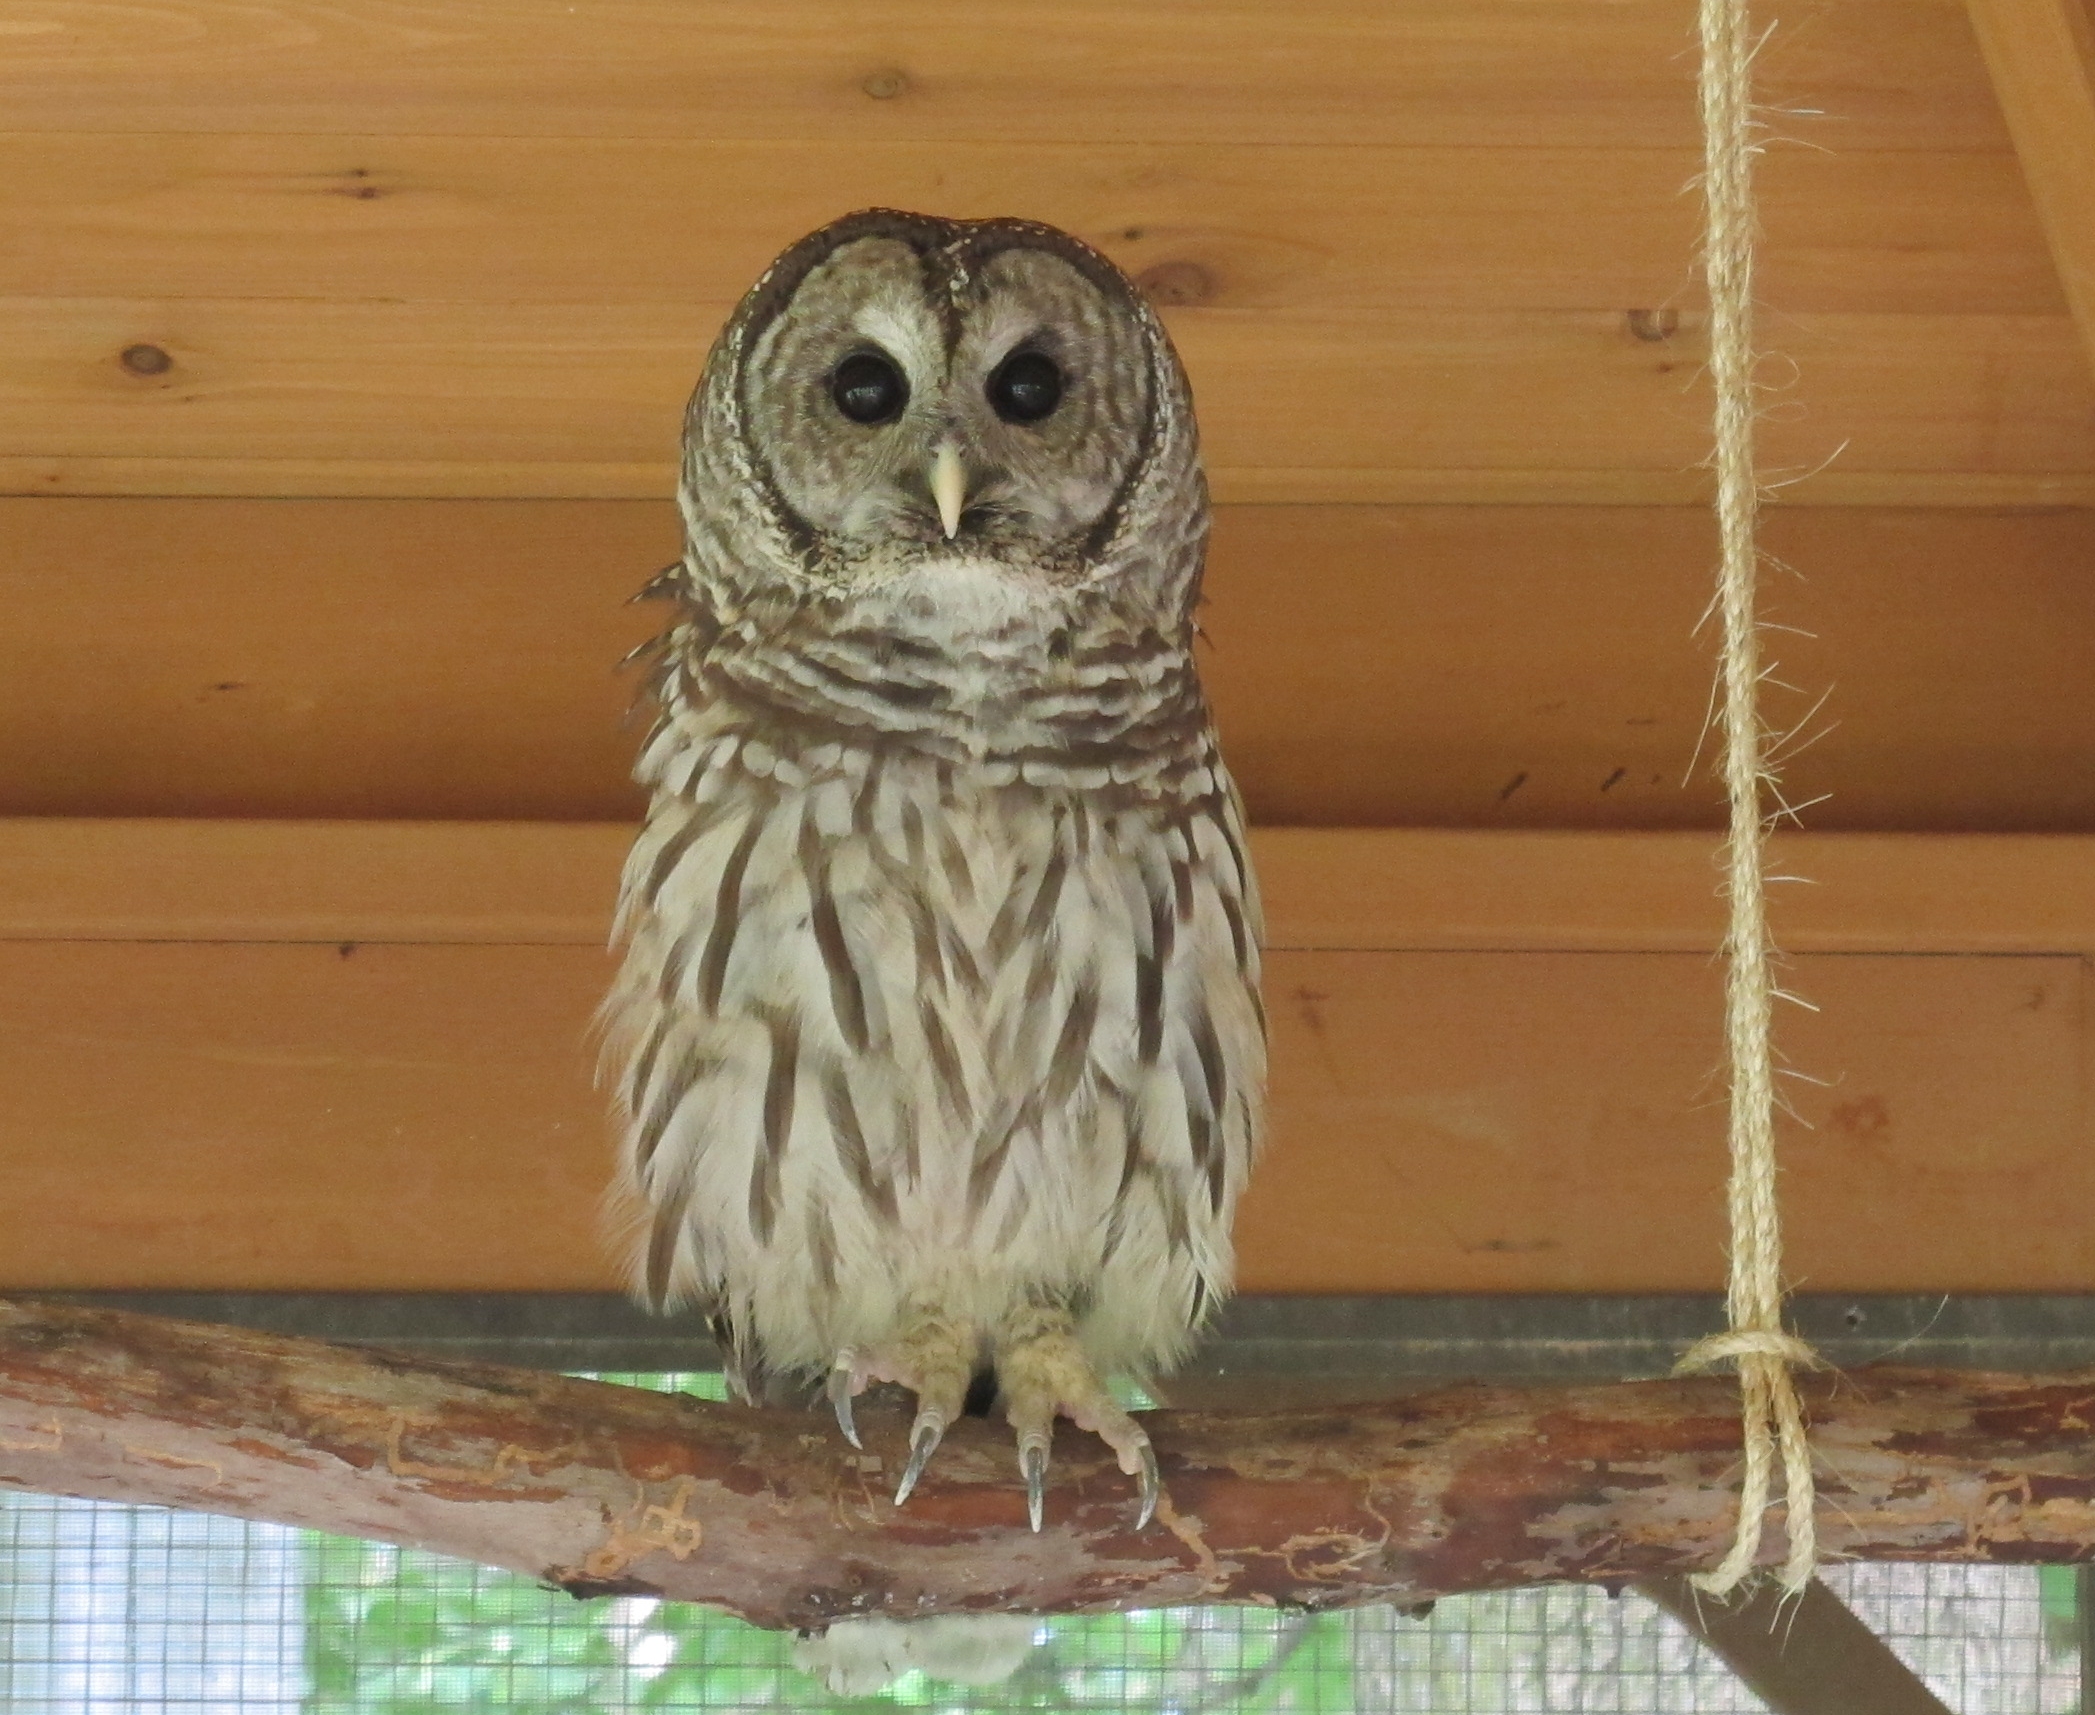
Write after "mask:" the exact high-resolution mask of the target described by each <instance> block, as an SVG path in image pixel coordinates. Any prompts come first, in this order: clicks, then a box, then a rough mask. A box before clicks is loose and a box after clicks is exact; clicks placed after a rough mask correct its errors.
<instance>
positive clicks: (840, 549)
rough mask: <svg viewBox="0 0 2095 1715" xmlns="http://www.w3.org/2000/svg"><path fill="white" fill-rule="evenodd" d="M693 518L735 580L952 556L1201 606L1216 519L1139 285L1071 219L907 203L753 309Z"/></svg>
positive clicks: (747, 301)
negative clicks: (947, 214) (993, 216)
mask: <svg viewBox="0 0 2095 1715" xmlns="http://www.w3.org/2000/svg"><path fill="white" fill-rule="evenodd" d="M682 504H683V509H684V513H685V517H686V521H687V524H688V525H689V528H690V538H691V553H692V557H693V559H694V561H696V562H697V564H696V565H694V567H693V570H694V571H700V572H703V573H705V574H710V575H709V577H708V581H709V582H713V583H715V585H716V587H717V585H718V584H719V582H721V581H722V580H725V581H727V582H728V583H730V584H741V583H745V582H748V581H750V580H754V579H766V578H768V579H784V580H786V581H788V582H790V583H795V584H798V585H800V586H801V587H802V588H803V589H804V590H806V589H808V588H809V587H810V586H812V587H813V588H814V589H818V590H831V591H837V590H850V589H863V588H867V587H869V586H875V585H878V584H879V583H881V582H882V581H883V580H889V579H894V578H897V577H903V576H907V575H909V574H910V573H911V572H912V571H913V570H917V569H920V568H922V567H924V566H925V565H926V564H939V565H946V566H951V567H956V568H959V567H966V566H970V565H972V566H976V567H981V568H984V569H985V570H987V571H993V572H1003V573H1006V574H1009V575H1013V576H1019V577H1026V578H1032V579H1035V580H1038V581H1040V582H1042V583H1046V584H1055V583H1059V584H1063V585H1084V584H1094V585H1095V584H1096V583H1098V582H1099V581H1100V580H1107V579H1114V578H1127V577H1129V576H1131V575H1132V576H1135V577H1139V578H1143V579H1144V581H1147V582H1149V583H1150V584H1152V585H1153V586H1162V585H1174V586H1179V587H1178V589H1177V590H1176V592H1175V593H1178V594H1187V593H1189V586H1190V584H1191V581H1192V580H1193V578H1195V577H1196V576H1197V572H1198V564H1199V559H1200V552H1201V544H1202V539H1203V537H1204V534H1205V525H1206V500H1205V490H1204V487H1203V485H1202V480H1201V476H1200V469H1199V461H1198V452H1197V445H1196V440H1195V433H1194V427H1193V415H1192V403H1191V398H1190V395H1189V393H1188V390H1187V386H1186V380H1185V375H1184V372H1183V370H1182V369H1181V368H1180V366H1179V362H1178V359H1177V356H1176V354H1175V353H1174V352H1173V350H1172V348H1171V342H1170V340H1169V338H1168V337H1167V335H1166V334H1165V332H1164V329H1163V327H1162V325H1161V324H1160V323H1159V322H1158V320H1157V318H1156V316H1155V315H1154V313H1153V312H1152V311H1151V310H1150V308H1149V306H1148V304H1147V303H1145V302H1144V300H1143V298H1142V296H1141V294H1140V293H1139V292H1138V291H1137V290H1136V289H1135V287H1134V285H1133V284H1132V282H1130V281H1129V280H1128V278H1127V277H1126V276H1125V275H1124V274H1122V273H1121V272H1120V270H1119V269H1118V268H1116V267H1115V266H1114V265H1113V264H1112V263H1111V262H1109V261H1107V260H1106V258H1105V257H1103V256H1101V255H1099V254H1098V253H1097V252H1096V251H1094V250H1092V249H1091V248H1090V247H1089V246H1088V245H1086V244H1084V243H1082V242H1080V241H1079V240H1077V239H1075V238H1072V237H1070V236H1069V235H1068V234H1067V233H1064V232H1059V231H1057V230H1056V229H1054V228H1053V227H1049V226H1042V225H1037V224H1035V223H1032V222H1029V221H1020V220H981V221H960V220H943V219H938V218H935V217H932V216H929V215H919V214H905V213H900V212H898V211H895V210H890V209H869V210H866V211H863V212H861V213H858V214H852V215H847V216H846V217H845V218H843V219H841V220H838V221H835V222H833V223H832V224H830V225H828V226H825V227H823V228H822V229H821V230H820V231H819V232H815V233H812V234H810V235H809V236H808V237H806V238H804V239H802V240H801V241H800V242H799V243H797V244H795V245H793V246H792V247H791V248H790V249H789V250H787V251H786V252H785V253H784V254H783V255H782V256H780V257H779V259H778V260H777V261H776V262H775V263H773V264H772V266H771V267H770V268H769V269H768V270H767V271H766V272H765V274H764V275H763V277H762V278H761V279H760V280H758V282H757V283H756V285H755V286H754V287H753V288H752V289H751V290H750V292H749V294H748V296H747V297H745V298H744V299H743V301H742V303H741V305H740V306H739V307H738V308H737V309H736V311H735V313H734V315H733V316H732V318H730V320H729V322H728V324H727V327H726V328H725V330H724V331H723V332H722V334H721V336H720V338H719V340H718V342H717V343H716V344H715V346H714V348H713V352H712V355H711V356H710V358H709V359H708V361H707V365H706V372H705V375H704V377H703V379H702V380H701V381H700V383H699V387H698V391H697V393H696V394H695V395H694V397H693V399H692V402H691V408H690V412H689V414H688V417H687V421H686V430H685V456H684V480H683V484H682ZM1158 593H1162V591H1161V588H1159V590H1158Z"/></svg>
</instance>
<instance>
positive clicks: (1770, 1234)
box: [1680, 0, 1818, 1595]
mask: <svg viewBox="0 0 2095 1715" xmlns="http://www.w3.org/2000/svg"><path fill="white" fill-rule="evenodd" d="M1749 24H1750V20H1749V17H1748V12H1747V0H1701V8H1700V26H1701V35H1702V75H1701V96H1702V134H1703V151H1704V162H1705V165H1704V176H1703V195H1704V199H1705V203H1706V206H1707V211H1708V227H1707V232H1706V236H1705V239H1704V247H1705V253H1704V267H1705V270H1706V272H1707V275H1708V280H1709V299H1710V320H1709V328H1710V369H1711V372H1712V376H1713V378H1714V381H1715V384H1716V395H1717V410H1716V457H1715V467H1716V477H1717V527H1718V535H1719V539H1720V542H1721V546H1722V558H1721V560H1720V562H1719V571H1718V592H1717V604H1716V605H1717V609H1718V612H1719V614H1720V615H1721V617H1722V620H1723V666H1722V690H1723V696H1722V716H1723V729H1724V784H1725V789H1726V792H1727V794H1728V796H1729V798H1730V803H1731V833H1730V837H1729V839H1728V840H1727V842H1726V844H1725V849H1724V868H1725V892H1726V895H1727V897H1728V898H1729V900H1730V906H1731V921H1730V926H1729V929H1728V931H1727V935H1726V942H1725V952H1726V956H1727V961H1728V968H1727V972H1726V982H1725V995H1724V1016H1725V1038H1726V1046H1727V1048H1728V1051H1729V1055H1730V1061H1731V1188H1730V1199H1729V1200H1730V1212H1731V1291H1730V1314H1731V1330H1730V1332H1729V1333H1725V1334H1719V1335H1715V1336H1714V1337H1712V1338H1710V1339H1707V1340H1703V1341H1701V1342H1699V1343H1698V1344H1697V1345H1696V1346H1694V1347H1693V1348H1692V1349H1691V1350H1690V1351H1689V1352H1688V1354H1687V1355H1686V1356H1685V1357H1684V1358H1682V1359H1681V1362H1680V1368H1681V1369H1683V1370H1695V1369H1709V1368H1712V1367H1714V1366H1715V1365H1716V1364H1718V1363H1720V1362H1723V1361H1725V1360H1727V1359H1729V1360H1732V1361H1734V1362H1736V1363H1737V1365H1738V1370H1739V1394H1740V1413H1741V1417H1742V1420H1743V1426H1744V1433H1745V1472H1744V1475H1743V1477H1742V1479H1741V1482H1740V1493H1739V1522H1738V1534H1737V1536H1736V1537H1735V1538H1734V1539H1733V1541H1732V1545H1731V1552H1730V1553H1729V1554H1727V1555H1726V1556H1725V1557H1724V1561H1723V1564H1722V1565H1720V1566H1719V1567H1718V1568H1717V1570H1716V1571H1714V1572H1709V1573H1703V1574H1700V1575H1698V1576H1697V1577H1696V1579H1695V1582H1696V1584H1697V1585H1699V1586H1700V1587H1701V1588H1702V1589H1704V1590H1707V1591H1709V1592H1710V1593H1711V1594H1713V1595H1722V1594H1724V1593H1725V1592H1726V1591H1728V1590H1731V1589H1732V1588H1734V1587H1735V1586H1736V1585H1737V1584H1738V1583H1739V1582H1740V1581H1741V1580H1743V1579H1744V1578H1745V1577H1746V1576H1747V1575H1748V1574H1749V1573H1750V1572H1751V1571H1752V1570H1753V1565H1754V1561H1755V1559H1756V1557H1757V1555H1758V1554H1759V1550H1760V1537H1761V1522H1762V1518H1763V1515H1764V1514H1765V1513H1766V1511H1767V1507H1768V1502H1769V1498H1770V1489H1771V1481H1772V1477H1773V1467H1774V1461H1775V1454H1776V1452H1777V1450H1778V1448H1779V1450H1780V1453H1781V1457H1782V1478H1783V1488H1784V1492H1785V1495H1786V1497H1787V1500H1788V1517H1789V1558H1788V1560H1787V1561H1786V1562H1785V1564H1784V1566H1783V1569H1782V1582H1783V1584H1784V1585H1785V1586H1786V1587H1787V1588H1789V1589H1791V1590H1801V1589H1802V1588H1803V1587H1804V1585H1805V1584H1806V1583H1808V1582H1809V1581H1810V1578H1811V1574H1812V1568H1813V1566H1814V1564H1815V1563H1816V1561H1817V1558H1818V1540H1817V1533H1816V1530H1815V1528H1814V1516H1813V1496H1812V1480H1811V1448H1810V1444H1809V1443H1808V1441H1807V1440H1806V1438H1805V1433H1804V1411H1803V1407H1802V1406H1801V1405H1800V1404H1799V1403H1798V1400H1797V1390H1796V1387H1795V1384H1794V1382H1793V1380H1792V1378H1791V1375H1790V1366H1791V1365H1792V1364H1802V1365H1815V1364H1816V1363H1817V1362H1818V1358H1817V1355H1816V1354H1815V1353H1814V1352H1813V1351H1812V1349H1811V1347H1810V1346H1808V1345H1807V1344H1805V1342H1804V1341H1802V1340H1800V1339H1798V1338H1797V1337H1796V1336H1795V1335H1793V1334H1790V1333H1787V1332H1785V1331H1784V1329H1783V1326H1782V1296H1783V1292H1782V1226H1781V1217H1780V1213H1779V1211H1778V1209H1777V1206H1776V1199H1775V1073H1774V1053H1773V1049H1772V1046H1771V1044H1770V1040H1769V1032H1770V1023H1771V1015H1772V1013H1773V1010H1774V1001H1775V993H1776V990H1775V980H1774V971H1773V962H1774V955H1775V948H1774V943H1773V941H1772V939H1771V938H1770V936H1769V934H1768V920H1767V901H1766V897H1765V889H1764V886H1763V880H1764V870H1763V857H1764V847H1765V844H1766V837H1767V819H1766V816H1765V814H1764V812H1763V808H1762V791H1763V788H1764V787H1765V786H1767V785H1768V784H1769V783H1770V779H1771V773H1770V769H1769V764H1768V759H1767V734H1766V732H1765V730H1764V729H1763V727H1762V724H1761V719H1760V711H1759V708H1758V704H1757V700H1756V693H1757V692H1758V689H1759V683H1760V676H1761V659H1760V629H1759V624H1758V622H1757V620H1756V619H1755V616H1754V584H1755V576H1756V573H1757V572H1758V570H1759V551H1758V549H1757V548H1756V547H1755V545H1754V536H1753V531H1754V522H1755V517H1756V515H1757V513H1758V511H1759V502H1760V492H1759V485H1758V481H1757V479H1756V477H1755V474H1754V469H1753V400H1752V389H1753V374H1752V370H1753V241H1754V237H1755V233H1754V207H1753V156H1754V153H1755V149H1754V145H1753V134H1752V116H1751V106H1752V59H1753V42H1752V40H1751V37H1750V34H1749Z"/></svg>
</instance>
